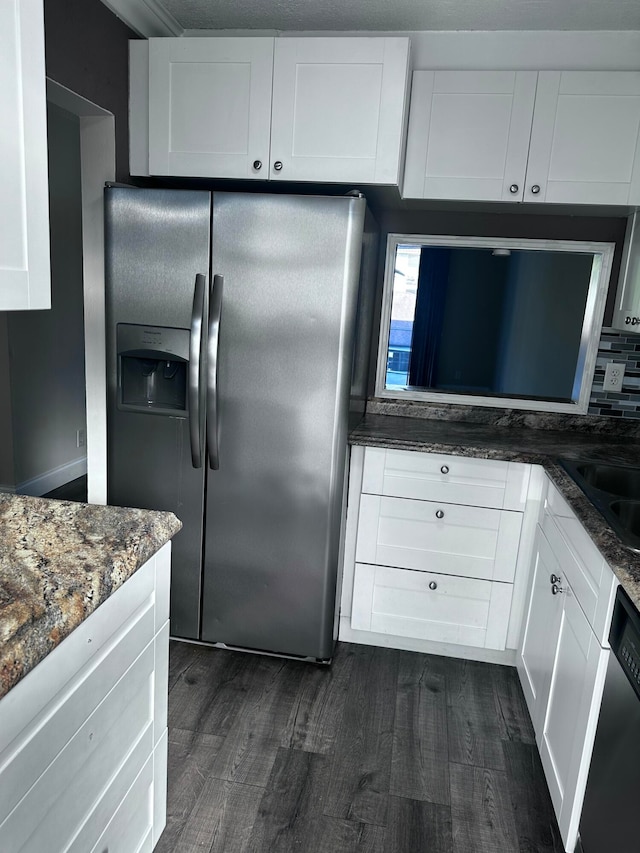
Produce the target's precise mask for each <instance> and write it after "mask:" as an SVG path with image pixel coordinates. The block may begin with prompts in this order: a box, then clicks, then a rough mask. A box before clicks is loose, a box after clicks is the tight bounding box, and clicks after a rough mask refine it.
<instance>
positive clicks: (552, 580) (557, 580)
mask: <svg viewBox="0 0 640 853" xmlns="http://www.w3.org/2000/svg"><path fill="white" fill-rule="evenodd" d="M561 581H562V578H561V577H560V576H559V575H556V574H552V575H551V577H550V578H549V583H560V582H561Z"/></svg>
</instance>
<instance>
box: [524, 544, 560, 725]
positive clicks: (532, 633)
mask: <svg viewBox="0 0 640 853" xmlns="http://www.w3.org/2000/svg"><path fill="white" fill-rule="evenodd" d="M532 571H533V580H532V586H531V594H530V598H529V603H528V606H527V610H526V612H525V621H524V630H523V635H522V641H521V644H520V649H519V651H518V659H517V667H518V673H519V675H520V683H521V684H522V690H523V693H524V695H525V699H526V701H527V706H528V708H529V713H530V714H531V721H532V723H533V727H534V729H535V730H536V731H539V730H540V728H541V726H542V725H543V723H544V714H545V709H546V705H547V699H548V696H549V687H550V684H551V674H552V670H553V662H554V655H555V650H556V646H557V643H558V635H559V632H560V622H561V617H562V608H561V607H559V606H558V601H557V596H554V595H553V592H552V588H551V587H552V584H551V582H550V578H551V575H558V576H559V574H560V567H559V565H558V562H557V560H556V558H555V556H554V554H553V551H552V550H551V548H550V547H549V543H548V542H547V540H546V538H545V536H544V534H543V533H542V531H541V530H540V528H538V531H537V536H536V543H535V554H534V558H533V570H532Z"/></svg>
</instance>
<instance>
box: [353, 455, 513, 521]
mask: <svg viewBox="0 0 640 853" xmlns="http://www.w3.org/2000/svg"><path fill="white" fill-rule="evenodd" d="M529 472H530V466H529V465H523V464H521V463H515V462H499V461H496V460H494V459H468V458H466V457H463V456H443V455H439V454H435V453H419V452H416V451H408V450H386V449H384V448H379V447H367V448H366V451H365V460H364V476H363V481H362V491H363V492H366V493H368V494H373V495H388V496H392V497H399V498H413V499H416V500H433V501H444V502H447V503H458V504H468V505H470V506H481V507H490V508H493V509H513V510H518V511H523V510H524V507H525V504H526V499H527V487H528V483H529Z"/></svg>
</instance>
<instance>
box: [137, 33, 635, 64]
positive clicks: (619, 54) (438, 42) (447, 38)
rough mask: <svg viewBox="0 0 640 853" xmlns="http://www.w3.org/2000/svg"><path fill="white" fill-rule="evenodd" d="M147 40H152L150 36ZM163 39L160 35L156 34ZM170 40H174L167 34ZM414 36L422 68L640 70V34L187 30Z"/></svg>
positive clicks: (415, 52) (413, 50) (414, 53)
mask: <svg viewBox="0 0 640 853" xmlns="http://www.w3.org/2000/svg"><path fill="white" fill-rule="evenodd" d="M145 35H147V34H146V33H145ZM153 35H159V33H155V32H154V33H153ZM164 35H173V33H171V32H169V31H167V32H166V33H164ZM230 35H232V36H236V35H237V36H261V35H269V36H279V37H281V38H289V37H294V38H295V37H297V36H327V37H337V38H341V37H348V36H408V37H409V38H410V39H411V63H412V67H413V68H414V69H416V68H442V69H444V68H450V69H454V70H455V69H471V70H473V69H476V68H496V69H522V70H524V69H530V70H532V71H543V70H547V71H562V70H571V69H573V70H575V71H579V70H583V69H587V70H594V71H595V70H600V71H637V70H639V69H640V31H638V30H631V31H619V30H598V31H586V30H574V31H565V30H547V31H545V30H521V31H516V30H500V31H479V30H476V31H470V30H456V31H454V32H448V31H444V30H441V31H437V30H433V31H423V32H405V31H402V32H365V31H362V30H354V31H351V32H342V31H340V32H331V31H322V32H276V31H275V30H269V31H266V30H265V31H260V30H186V31H185V32H184V36H186V37H191V36H196V37H198V36H230Z"/></svg>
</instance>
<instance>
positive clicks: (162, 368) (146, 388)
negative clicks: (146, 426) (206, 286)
mask: <svg viewBox="0 0 640 853" xmlns="http://www.w3.org/2000/svg"><path fill="white" fill-rule="evenodd" d="M189 336H190V333H189V331H188V329H171V328H167V327H164V326H136V325H129V324H126V323H119V324H118V326H117V352H118V408H119V409H123V410H125V411H135V412H149V413H153V414H159V415H173V416H174V417H175V416H178V417H180V416H186V414H187V370H188V367H189Z"/></svg>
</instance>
